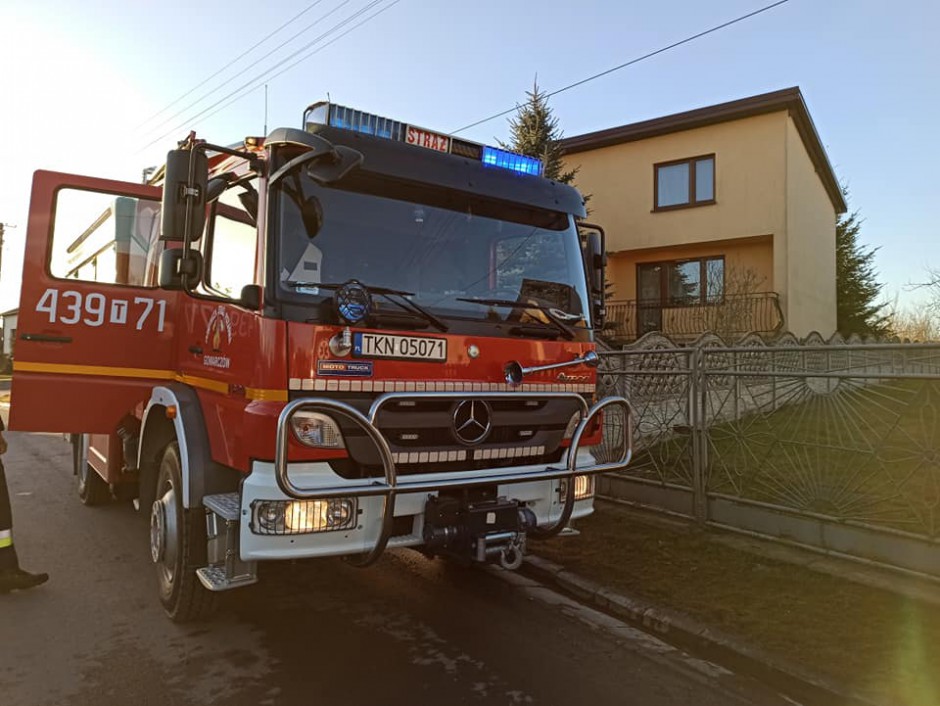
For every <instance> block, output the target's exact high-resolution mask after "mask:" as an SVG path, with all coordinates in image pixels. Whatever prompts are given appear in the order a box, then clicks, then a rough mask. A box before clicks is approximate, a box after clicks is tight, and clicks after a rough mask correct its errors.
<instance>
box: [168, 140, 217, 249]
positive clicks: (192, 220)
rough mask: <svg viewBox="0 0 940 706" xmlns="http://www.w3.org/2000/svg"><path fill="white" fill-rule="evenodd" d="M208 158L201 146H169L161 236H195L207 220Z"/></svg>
mask: <svg viewBox="0 0 940 706" xmlns="http://www.w3.org/2000/svg"><path fill="white" fill-rule="evenodd" d="M208 178H209V160H208V158H207V157H206V155H205V153H204V152H203V151H201V150H171V151H170V152H168V153H167V155H166V178H165V180H164V183H163V205H162V216H163V218H162V223H163V229H162V232H161V233H160V239H161V240H177V241H182V240H185V239H186V236H187V235H188V236H189V239H190V240H191V241H192V240H198V239H199V237H200V236H201V235H202V227H203V224H204V223H205V220H206V182H207V181H208Z"/></svg>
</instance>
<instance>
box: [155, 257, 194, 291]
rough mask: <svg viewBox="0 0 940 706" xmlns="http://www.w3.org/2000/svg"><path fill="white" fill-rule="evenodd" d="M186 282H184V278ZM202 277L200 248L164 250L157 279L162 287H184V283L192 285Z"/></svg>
mask: <svg viewBox="0 0 940 706" xmlns="http://www.w3.org/2000/svg"><path fill="white" fill-rule="evenodd" d="M184 277H185V278H186V282H185V283H184V282H183V278H184ZM201 277H202V253H200V252H199V251H198V250H183V249H182V248H173V249H172V250H164V251H163V254H162V255H160V268H159V271H158V273H157V279H158V281H159V283H160V288H161V289H184V284H185V285H187V286H192V285H194V284H195V283H196V282H198V281H199V279H200V278H201Z"/></svg>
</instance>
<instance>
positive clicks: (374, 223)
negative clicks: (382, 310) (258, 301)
mask: <svg viewBox="0 0 940 706" xmlns="http://www.w3.org/2000/svg"><path fill="white" fill-rule="evenodd" d="M281 192H282V193H281V196H280V198H279V202H278V205H277V207H276V218H277V221H278V226H277V227H278V240H279V242H278V266H279V281H280V291H281V294H280V296H281V298H282V299H284V300H286V301H292V302H296V303H301V302H304V303H309V304H312V305H325V304H329V303H330V301H331V299H332V296H333V289H331V288H329V287H326V286H324V287H317V285H318V284H323V285H336V284H338V283H342V282H345V281H347V280H351V279H356V280H359V281H360V282H362V283H363V284H365V285H366V286H367V287H375V288H386V289H394V290H400V291H402V292H407V293H408V294H407V295H406V296H407V298H408V299H409V300H411V301H413V302H414V303H415V304H417V305H419V306H420V307H421V308H423V309H425V310H426V311H428V312H432V313H433V314H434V315H435V316H437V317H440V318H442V319H445V320H446V319H451V320H454V319H465V320H482V321H494V322H501V321H507V320H516V321H520V320H521V322H523V323H525V322H526V321H527V319H525V318H521V317H520V309H524V311H525V312H527V313H528V314H530V315H531V316H530V318H529V319H528V321H529V322H531V323H532V324H533V325H536V326H537V325H539V324H544V325H545V328H546V329H547V330H551V331H555V332H557V330H558V328H557V325H551V324H552V322H550V321H549V320H548V319H549V318H554V319H555V320H556V321H563V322H564V323H565V325H566V326H570V327H572V328H574V329H579V328H580V329H583V328H586V327H589V326H590V314H589V311H590V310H589V307H588V298H587V292H586V284H585V271H584V266H583V261H582V256H581V248H580V242H579V239H578V234H577V231H576V228H575V226H574V223H573V220H572V218H571V216H569V215H568V214H562V213H554V212H548V211H541V210H536V209H531V208H528V207H520V206H518V205H514V204H512V203H509V202H501V201H499V202H497V201H493V200H491V199H482V198H479V197H476V196H473V195H470V194H462V193H458V192H454V191H446V192H445V191H444V190H438V191H436V190H435V189H433V188H431V187H427V186H425V185H421V186H420V187H418V186H415V185H407V184H402V183H400V182H391V181H389V180H382V181H381V182H380V181H379V180H378V179H375V178H372V179H368V178H365V179H363V178H358V179H356V180H344V182H343V185H342V186H341V187H340V186H338V185H332V186H329V187H327V186H320V185H317V184H316V183H314V182H313V181H311V180H309V179H306V178H301V177H298V178H297V179H293V180H287V181H286V183H285V185H284V187H283V189H282V190H281ZM380 194H381V195H380ZM468 300H469V301H468ZM473 300H488V301H473ZM497 300H499V301H497ZM499 302H502V304H500V303H499ZM512 302H518V303H519V304H520V305H521V307H519V308H514V307H512V306H506V304H509V303H512ZM525 305H530V306H531V307H532V308H531V309H525ZM329 306H330V307H331V304H329ZM318 308H322V309H323V310H322V311H319V312H318V313H316V314H315V315H313V316H312V317H311V318H312V320H319V321H331V320H335V318H334V315H333V314H332V309H331V308H330V310H329V311H327V310H326V308H327V307H326V306H323V307H319V306H318ZM540 310H541V313H539V312H540ZM512 317H515V319H513V318H512Z"/></svg>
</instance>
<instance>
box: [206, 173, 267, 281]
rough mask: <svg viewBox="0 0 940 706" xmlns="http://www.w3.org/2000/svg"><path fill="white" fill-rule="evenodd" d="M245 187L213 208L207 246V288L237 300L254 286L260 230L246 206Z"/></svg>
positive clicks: (233, 191)
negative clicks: (244, 288)
mask: <svg viewBox="0 0 940 706" xmlns="http://www.w3.org/2000/svg"><path fill="white" fill-rule="evenodd" d="M244 193H246V192H245V191H243V189H242V187H238V186H236V187H233V188H231V189H229V190H228V191H226V192H225V193H223V194H222V196H220V197H219V199H218V201H217V202H216V203H215V204H214V205H213V207H212V212H211V213H212V218H211V220H210V223H209V227H208V233H207V237H206V243H205V253H204V256H205V263H206V271H205V278H204V279H205V282H204V285H205V287H206V288H207V289H208V290H209V291H210V292H211V293H212V294H216V295H219V296H224V297H229V298H232V299H237V298H238V297H239V296H241V291H242V287H244V286H245V285H246V284H254V281H255V255H256V250H257V245H258V230H257V227H256V226H255V218H254V214H252V213H250V212H249V211H248V210H247V209H246V208H245V206H244V205H243V204H242V202H241V199H240V198H239V195H240V194H244Z"/></svg>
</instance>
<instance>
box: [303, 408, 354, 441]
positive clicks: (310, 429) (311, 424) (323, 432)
mask: <svg viewBox="0 0 940 706" xmlns="http://www.w3.org/2000/svg"><path fill="white" fill-rule="evenodd" d="M290 425H291V429H293V431H294V436H295V437H297V440H298V441H299V442H300V443H302V444H305V445H306V446H313V447H314V448H320V449H341V448H343V447H344V446H345V444H344V442H343V434H342V433H341V432H340V430H339V425H338V424H337V423H336V422H335V421H334V420H333V418H332V417H329V416H327V415H325V414H320V413H319V412H303V411H300V412H296V413H295V414H294V415H293V416H292V417H291V418H290Z"/></svg>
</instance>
